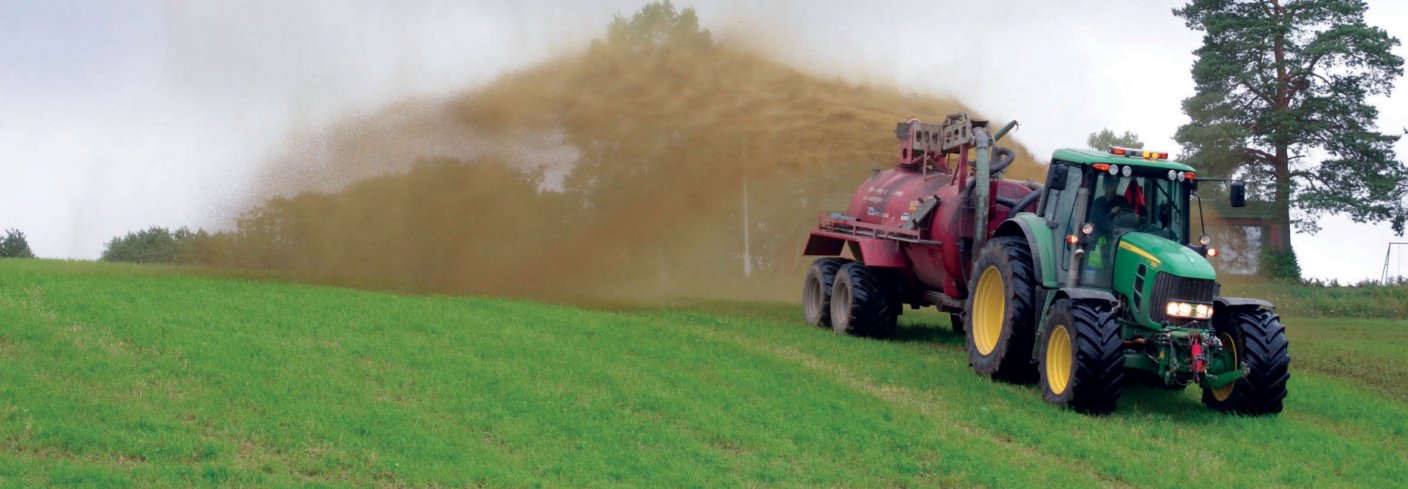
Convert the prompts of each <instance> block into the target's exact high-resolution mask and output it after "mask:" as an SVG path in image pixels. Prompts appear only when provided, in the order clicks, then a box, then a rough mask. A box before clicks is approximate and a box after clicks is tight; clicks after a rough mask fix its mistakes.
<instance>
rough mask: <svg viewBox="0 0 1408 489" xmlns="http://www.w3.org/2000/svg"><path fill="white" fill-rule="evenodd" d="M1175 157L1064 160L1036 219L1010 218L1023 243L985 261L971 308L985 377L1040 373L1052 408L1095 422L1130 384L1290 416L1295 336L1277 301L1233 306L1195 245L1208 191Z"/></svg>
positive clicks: (972, 351)
mask: <svg viewBox="0 0 1408 489" xmlns="http://www.w3.org/2000/svg"><path fill="white" fill-rule="evenodd" d="M1167 158H1168V154H1167V153H1157V152H1149V151H1141V150H1134V149H1126V148H1112V149H1111V150H1110V151H1108V152H1097V151H1082V150H1070V149H1066V150H1059V151H1057V152H1056V153H1055V155H1054V156H1053V160H1052V164H1051V167H1050V171H1049V173H1048V176H1047V182H1046V185H1045V187H1044V188H1043V189H1042V190H1041V191H1043V192H1045V194H1044V195H1043V196H1042V198H1041V202H1040V205H1039V206H1038V207H1037V208H1036V209H1035V212H1030V213H1028V212H1019V213H1016V214H1015V215H1013V216H1012V217H1010V218H1009V219H1008V220H1007V221H1006V222H1005V223H1004V224H1003V226H1006V227H1007V228H1008V229H1009V230H1010V231H1008V232H1006V233H1004V232H1001V231H999V232H998V233H997V237H995V238H994V239H991V240H988V242H987V243H986V245H985V246H983V248H982V250H980V251H979V253H978V255H977V257H976V260H975V262H974V267H973V270H974V272H973V274H972V275H973V277H972V280H971V286H970V290H971V291H972V293H971V294H970V295H969V297H968V301H967V306H968V307H967V308H966V309H967V319H968V321H967V324H968V325H969V328H970V330H971V331H970V332H969V334H968V350H969V355H970V359H971V360H972V361H973V365H974V367H975V368H977V369H979V371H980V372H982V373H988V374H990V375H992V376H994V377H999V378H1006V379H1023V378H1030V375H1031V374H1033V373H1035V374H1037V375H1036V377H1037V379H1038V381H1039V382H1040V384H1041V389H1042V395H1043V397H1045V399H1046V400H1047V401H1048V402H1051V403H1053V404H1058V405H1063V406H1069V407H1072V408H1074V409H1076V410H1078V411H1083V412H1089V413H1104V412H1109V411H1111V410H1113V409H1114V407H1115V402H1116V400H1117V399H1118V398H1119V396H1120V394H1121V392H1122V390H1123V383H1124V382H1125V380H1126V379H1125V377H1126V376H1129V377H1130V378H1131V379H1130V380H1133V379H1143V380H1144V381H1146V382H1151V383H1153V384H1156V385H1159V386H1163V387H1168V388H1172V389H1182V388H1184V387H1185V386H1187V385H1190V384H1192V385H1197V386H1199V387H1201V388H1202V391H1203V403H1204V404H1206V405H1207V406H1208V407H1210V408H1212V409H1215V410H1219V411H1232V412H1237V413H1242V414H1249V415H1264V414H1275V413H1279V412H1280V411H1281V406H1282V400H1283V399H1284V398H1285V397H1286V381H1287V379H1288V378H1289V377H1290V374H1289V372H1288V370H1287V366H1288V364H1289V362H1290V354H1289V352H1288V350H1287V346H1288V345H1287V341H1286V334H1285V326H1283V325H1282V324H1281V321H1280V318H1279V316H1277V315H1276V314H1275V313H1274V312H1273V311H1272V306H1271V304H1270V303H1268V302H1266V301H1262V300H1257V299H1242V298H1232V297H1223V296H1222V295H1221V293H1220V292H1221V291H1220V288H1221V287H1220V284H1219V283H1217V282H1216V278H1217V276H1216V273H1215V272H1214V270H1213V267H1212V265H1211V264H1210V263H1209V261H1208V258H1211V257H1215V256H1216V255H1217V249H1216V248H1213V247H1211V246H1210V245H1211V243H1210V241H1211V240H1210V239H1209V237H1208V235H1207V234H1201V233H1200V234H1201V236H1199V237H1197V238H1194V235H1193V234H1192V229H1193V220H1192V219H1191V211H1193V210H1194V209H1195V208H1198V209H1197V210H1198V211H1199V212H1198V214H1199V215H1198V225H1199V227H1201V224H1202V223H1201V220H1202V219H1201V209H1200V207H1201V201H1199V200H1194V199H1196V198H1197V197H1196V192H1197V187H1198V183H1199V180H1198V178H1197V175H1196V174H1195V173H1194V170H1193V168H1192V167H1189V166H1188V165H1184V164H1181V163H1177V162H1173V161H1168V160H1167ZM1205 181H1206V180H1205ZM1244 195H1245V189H1244V187H1243V185H1242V184H1241V183H1240V182H1233V183H1232V184H1231V200H1232V202H1231V204H1232V205H1233V206H1234V207H1241V206H1243V205H1245V196H1244ZM1029 349H1030V350H1029ZM1009 357H1012V358H1009ZM1033 363H1034V364H1033ZM1033 367H1034V370H1035V372H1032V370H1033Z"/></svg>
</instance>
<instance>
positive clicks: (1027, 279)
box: [965, 237, 1036, 383]
mask: <svg viewBox="0 0 1408 489" xmlns="http://www.w3.org/2000/svg"><path fill="white" fill-rule="evenodd" d="M1033 273H1034V272H1033V269H1032V255H1031V250H1030V249H1028V248H1027V244H1026V243H1025V242H1023V241H1022V240H1021V239H1019V238H1012V237H1000V238H993V239H992V240H990V241H988V243H987V244H986V245H984V246H983V249H982V251H981V252H979V253H978V260H977V262H976V263H975V264H974V265H973V273H972V278H971V279H970V280H969V281H968V302H967V304H966V306H967V307H966V309H967V310H968V313H967V315H966V317H965V319H967V321H966V324H965V326H967V328H966V330H967V335H966V339H967V341H966V343H967V346H968V363H970V364H972V365H973V370H974V371H976V372H978V374H980V375H983V376H987V377H991V378H994V379H998V380H1005V381H1008V382H1015V383H1025V382H1031V381H1032V380H1033V378H1034V377H1035V376H1036V367H1035V366H1034V365H1032V357H1031V351H1032V345H1033V342H1034V341H1035V340H1036V327H1035V324H1033V323H1034V322H1035V321H1034V320H1033V314H1032V311H1033V307H1034V306H1033V302H1034V296H1035V295H1036V289H1035V288H1034V287H1033V285H1032V284H1033V283H1035V276H1034V275H1033Z"/></svg>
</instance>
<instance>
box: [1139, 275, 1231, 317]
mask: <svg viewBox="0 0 1408 489" xmlns="http://www.w3.org/2000/svg"><path fill="white" fill-rule="evenodd" d="M1215 283H1216V282H1213V281H1212V280H1197V279H1191V278H1183V277H1176V276H1173V275H1169V274H1167V273H1164V272H1159V275H1158V278H1156V279H1154V295H1152V296H1150V297H1149V302H1148V303H1147V304H1148V307H1149V318H1150V319H1153V320H1154V321H1163V320H1165V319H1168V316H1167V315H1166V314H1164V304H1167V303H1168V301H1171V300H1181V301H1189V302H1208V303H1211V302H1212V295H1213V287H1214V286H1215V285H1214V284H1215Z"/></svg>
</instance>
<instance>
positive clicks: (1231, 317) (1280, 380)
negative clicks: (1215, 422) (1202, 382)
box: [1203, 307, 1291, 416]
mask: <svg viewBox="0 0 1408 489" xmlns="http://www.w3.org/2000/svg"><path fill="white" fill-rule="evenodd" d="M1218 312H1222V310H1218ZM1229 312H1231V314H1228V315H1226V316H1222V318H1218V317H1214V318H1213V329H1214V330H1215V331H1216V332H1217V333H1218V336H1220V337H1224V335H1227V336H1230V337H1231V338H1232V340H1233V342H1234V345H1233V346H1234V348H1235V350H1234V351H1235V352H1236V355H1237V366H1239V367H1240V366H1242V365H1246V366H1247V368H1248V370H1249V372H1248V373H1247V376H1246V377H1243V378H1241V379H1238V380H1237V381H1236V382H1235V383H1233V384H1232V389H1231V391H1230V392H1228V391H1225V390H1224V391H1222V392H1221V395H1219V393H1218V392H1215V391H1214V390H1213V389H1208V388H1204V389H1203V404H1205V405H1207V406H1208V407H1209V408H1211V409H1213V410H1215V411H1222V412H1235V413H1237V414H1243V415H1247V416H1265V415H1272V414H1277V413H1280V412H1281V408H1282V402H1283V401H1284V400H1285V399H1286V381H1288V380H1290V378H1291V372H1290V363H1291V354H1290V349H1289V347H1290V343H1289V342H1288V341H1287V340H1286V326H1285V325H1283V324H1281V316H1279V315H1277V314H1276V313H1274V312H1271V311H1268V310H1265V309H1258V308H1245V307H1243V308H1232V309H1231V310H1230V311H1229ZM1219 397H1221V399H1219Z"/></svg>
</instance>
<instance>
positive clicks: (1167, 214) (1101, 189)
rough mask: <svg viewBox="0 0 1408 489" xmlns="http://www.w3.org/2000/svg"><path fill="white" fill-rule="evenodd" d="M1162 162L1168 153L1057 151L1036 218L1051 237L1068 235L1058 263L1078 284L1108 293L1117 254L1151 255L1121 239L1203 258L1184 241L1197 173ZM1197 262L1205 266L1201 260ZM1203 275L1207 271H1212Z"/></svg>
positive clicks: (1133, 150)
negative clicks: (1048, 226) (1049, 226)
mask: <svg viewBox="0 0 1408 489" xmlns="http://www.w3.org/2000/svg"><path fill="white" fill-rule="evenodd" d="M1167 158H1168V153H1161V152H1153V151H1142V150H1135V149H1128V148H1111V149H1110V151H1109V152H1097V151H1086V150H1071V149H1064V150H1059V151H1057V152H1056V155H1055V158H1054V159H1053V161H1052V163H1051V164H1052V169H1051V172H1050V177H1049V179H1048V182H1047V183H1048V185H1047V194H1046V195H1045V196H1043V199H1042V202H1041V205H1040V206H1039V208H1038V213H1039V214H1040V215H1041V216H1042V217H1045V218H1046V219H1047V220H1048V222H1052V223H1054V224H1055V228H1054V229H1052V234H1054V235H1056V236H1065V237H1066V240H1067V243H1066V244H1067V246H1062V247H1060V249H1061V252H1060V253H1061V256H1060V259H1059V262H1060V263H1061V264H1062V271H1063V272H1065V273H1067V274H1069V275H1070V276H1073V277H1074V278H1075V284H1076V285H1080V286H1084V287H1092V288H1101V289H1108V288H1111V287H1112V286H1113V285H1114V283H1113V282H1114V275H1115V273H1114V272H1115V264H1116V261H1117V260H1116V257H1117V256H1118V255H1119V254H1120V250H1124V251H1125V252H1127V253H1134V255H1135V256H1140V257H1141V258H1145V257H1148V256H1150V255H1151V253H1150V252H1149V251H1148V250H1143V249H1142V248H1139V247H1137V246H1133V245H1132V244H1131V243H1125V241H1127V240H1126V239H1125V238H1126V236H1129V237H1130V238H1131V240H1130V241H1140V242H1145V243H1148V242H1159V243H1161V244H1164V245H1165V246H1158V248H1160V251H1165V250H1164V248H1171V249H1170V250H1168V251H1173V252H1175V253H1177V254H1180V255H1181V254H1184V253H1183V252H1182V250H1177V248H1178V246H1167V245H1185V246H1189V247H1190V249H1189V250H1188V251H1190V252H1192V255H1198V254H1200V253H1202V252H1201V251H1199V250H1197V249H1194V248H1191V247H1192V246H1193V242H1192V241H1191V237H1190V219H1189V216H1190V211H1191V209H1190V200H1189V199H1190V196H1191V194H1192V193H1193V188H1194V181H1195V180H1194V178H1195V177H1196V174H1195V173H1194V172H1193V168H1192V167H1189V166H1187V165H1184V164H1182V163H1178V162H1172V161H1168V159H1167ZM1078 214H1081V215H1078ZM1131 233H1138V235H1137V236H1134V235H1131ZM1137 251H1144V253H1142V254H1141V253H1137ZM1078 253H1079V254H1080V255H1083V256H1081V257H1077V256H1076V255H1077V254H1078ZM1141 255H1142V256H1141ZM1077 258H1083V259H1079V260H1078V259H1077ZM1146 259H1147V258H1146ZM1196 261H1203V262H1204V264H1205V265H1206V261H1205V260H1201V257H1199V260H1196ZM1073 269H1074V273H1072V270H1073ZM1207 269H1208V270H1207V272H1209V273H1210V272H1211V266H1210V265H1208V267H1207ZM1197 275H1204V274H1202V273H1199V274H1197ZM1209 278H1210V277H1209Z"/></svg>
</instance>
